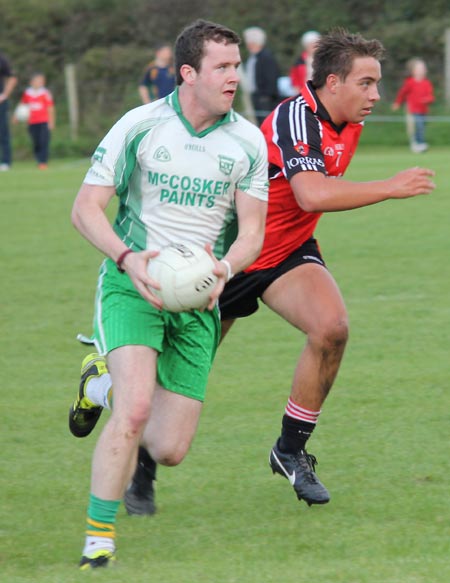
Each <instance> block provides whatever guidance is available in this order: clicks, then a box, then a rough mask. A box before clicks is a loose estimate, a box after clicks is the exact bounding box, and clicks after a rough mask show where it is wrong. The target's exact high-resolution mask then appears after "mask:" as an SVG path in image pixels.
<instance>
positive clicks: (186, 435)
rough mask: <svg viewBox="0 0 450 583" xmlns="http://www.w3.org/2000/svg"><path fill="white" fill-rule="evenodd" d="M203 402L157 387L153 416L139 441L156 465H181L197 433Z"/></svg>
mask: <svg viewBox="0 0 450 583" xmlns="http://www.w3.org/2000/svg"><path fill="white" fill-rule="evenodd" d="M202 406H203V403H202V402H201V401H197V400H195V399H190V398H188V397H185V396H183V395H179V394H177V393H173V392H172V391H168V390H166V389H163V388H162V387H160V386H159V385H157V386H156V389H155V393H154V396H153V403H152V413H151V415H150V419H149V421H148V423H147V426H146V428H145V431H144V435H143V438H142V442H143V444H144V445H145V446H146V448H147V450H148V452H149V453H150V455H151V457H152V458H153V459H154V460H155V462H157V463H159V464H163V465H166V466H175V465H177V464H179V463H181V462H182V461H183V459H184V457H185V456H186V454H187V452H188V451H189V448H190V446H191V443H192V440H193V439H194V435H195V432H196V430H197V425H198V421H199V418H200V413H201V410H202Z"/></svg>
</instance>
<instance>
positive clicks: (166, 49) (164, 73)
mask: <svg viewBox="0 0 450 583" xmlns="http://www.w3.org/2000/svg"><path fill="white" fill-rule="evenodd" d="M174 89H175V69H174V66H173V51H172V47H171V46H170V45H169V44H167V43H163V44H160V45H157V47H156V48H155V59H154V61H152V62H151V63H150V64H149V65H148V67H147V69H146V70H145V74H144V77H143V78H142V81H141V82H140V84H139V95H140V96H141V100H142V103H144V104H145V103H150V102H152V101H156V100H157V99H161V97H165V96H166V95H169V93H172V91H173V90H174Z"/></svg>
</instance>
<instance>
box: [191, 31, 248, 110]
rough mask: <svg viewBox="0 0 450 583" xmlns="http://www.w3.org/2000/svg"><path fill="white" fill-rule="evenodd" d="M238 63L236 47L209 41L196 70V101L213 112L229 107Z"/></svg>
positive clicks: (236, 79)
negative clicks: (198, 68)
mask: <svg viewBox="0 0 450 583" xmlns="http://www.w3.org/2000/svg"><path fill="white" fill-rule="evenodd" d="M240 63H241V56H240V53H239V47H238V45H236V44H227V45H225V44H223V43H216V42H213V41H208V42H207V43H206V44H205V50H204V56H203V59H202V62H201V65H200V70H199V71H198V72H197V73H196V80H195V95H196V99H197V102H198V103H199V105H200V106H201V107H202V108H203V109H204V110H205V111H206V112H208V113H209V114H211V115H213V116H222V115H224V114H225V113H227V112H228V111H230V109H231V106H232V105H233V100H234V96H235V95H236V91H237V87H238V83H239V75H238V73H237V68H238V66H239V65H240Z"/></svg>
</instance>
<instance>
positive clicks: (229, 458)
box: [0, 148, 450, 583]
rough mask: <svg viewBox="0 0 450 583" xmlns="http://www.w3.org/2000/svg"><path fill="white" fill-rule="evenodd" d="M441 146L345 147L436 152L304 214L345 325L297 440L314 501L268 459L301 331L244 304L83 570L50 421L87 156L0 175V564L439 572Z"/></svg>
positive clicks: (69, 313) (409, 580) (30, 573)
mask: <svg viewBox="0 0 450 583" xmlns="http://www.w3.org/2000/svg"><path fill="white" fill-rule="evenodd" d="M449 154H450V151H449V150H448V149H433V150H431V151H430V152H429V153H426V154H425V155H423V156H421V157H419V158H418V157H414V156H413V155H412V154H410V153H409V152H408V151H407V150H406V148H405V149H400V148H399V149H392V148H391V149H385V150H381V149H376V150H371V149H368V148H363V150H362V151H361V152H359V153H358V154H357V155H356V157H355V160H354V162H353V164H352V167H351V169H350V170H349V173H348V177H351V178H353V179H355V180H367V179H377V178H381V177H384V176H387V175H390V174H393V173H394V172H396V171H397V170H399V169H401V168H404V167H407V166H411V165H415V164H417V163H418V162H420V163H421V164H426V165H429V166H430V167H432V168H434V169H435V171H436V182H437V185H438V188H437V190H436V191H435V192H434V193H433V194H432V195H431V196H429V197H420V198H417V199H414V200H408V201H392V202H387V203H383V204H380V205H377V206H374V207H371V208H366V209H361V210H357V211H352V212H347V213H336V214H330V215H327V216H325V217H323V218H322V220H321V223H320V227H319V230H318V233H317V234H318V237H319V240H320V243H321V247H322V251H323V253H324V255H325V257H326V259H327V263H328V266H329V268H330V269H331V271H332V272H333V274H334V275H335V277H336V279H337V281H338V282H339V284H340V287H341V289H342V291H343V294H344V297H345V298H346V303H347V306H348V310H349V314H350V322H351V338H350V342H349V346H348V349H347V352H346V355H345V358H344V363H343V365H342V369H341V372H340V375H339V377H338V380H337V382H336V385H335V387H334V389H333V391H332V392H331V394H330V397H329V399H328V401H327V402H326V404H325V406H324V411H323V414H322V417H321V420H320V423H319V427H318V429H317V431H316V433H315V434H314V436H313V438H312V440H311V446H310V448H311V451H312V452H313V453H314V454H316V455H317V457H318V458H319V462H320V465H319V466H318V473H319V475H320V477H321V479H322V480H323V481H324V482H325V484H326V485H327V486H328V488H329V489H330V491H331V495H332V500H331V502H330V504H328V505H326V506H324V507H312V508H308V507H306V505H304V504H299V503H298V502H297V500H296V498H295V495H294V493H293V492H292V491H291V488H290V486H289V484H288V482H287V481H286V480H283V479H282V478H281V477H279V476H276V477H272V475H271V472H270V470H269V467H268V463H267V460H268V453H269V450H270V447H271V446H272V444H273V442H274V440H275V438H276V437H277V435H278V431H279V427H280V422H281V416H282V413H283V409H284V405H285V401H286V398H287V395H288V391H289V387H290V382H291V375H292V372H293V369H294V365H295V361H296V358H297V356H298V354H299V351H300V350H301V347H302V345H303V342H304V339H303V337H302V336H301V335H300V334H299V333H298V332H297V331H295V330H293V329H291V328H290V327H289V326H288V325H287V324H285V323H284V322H283V321H282V320H281V319H280V318H278V317H277V316H275V315H274V314H272V313H271V312H269V311H268V310H267V309H265V308H261V309H260V311H259V312H258V313H257V314H256V315H255V316H253V317H251V318H248V319H247V320H244V321H241V322H238V323H237V324H236V326H235V328H234V329H233V330H232V332H231V333H230V335H229V336H228V338H227V339H226V341H225V342H224V343H223V345H222V346H221V348H220V350H219V352H218V356H217V360H216V362H215V365H214V369H213V372H212V374H211V379H210V383H209V389H208V391H209V392H208V399H207V402H206V405H205V408H204V413H203V416H202V420H201V423H200V428H199V432H198V435H197V438H196V440H195V442H194V445H193V447H192V450H191V452H190V454H189V455H188V457H187V458H186V460H185V462H183V464H182V465H181V466H179V467H177V468H160V471H159V480H158V490H157V502H158V513H157V515H156V516H155V517H153V518H150V519H145V518H144V519H139V518H129V517H127V516H126V514H125V512H124V510H123V509H121V510H120V514H119V521H118V536H119V539H118V557H119V561H118V563H119V564H118V566H117V568H116V569H115V570H108V571H105V572H101V573H97V572H96V573H92V574H84V573H83V574H82V573H79V572H78V570H77V562H78V559H79V554H80V551H81V546H82V542H83V530H84V517H85V510H86V505H87V496H88V489H89V473H90V458H91V453H92V449H93V446H94V443H95V436H92V437H89V438H87V439H85V440H76V439H75V438H73V437H72V436H71V435H70V433H69V432H68V429H67V411H68V407H69V405H70V401H71V400H72V398H73V397H74V395H75V391H76V386H77V381H78V368H79V363H80V361H81V358H82V357H83V356H84V354H85V350H84V349H83V347H82V346H80V345H78V344H77V343H76V341H75V336H76V333H77V332H79V331H83V332H90V327H91V317H92V303H93V292H94V284H95V279H96V273H97V268H98V264H99V261H100V257H99V255H98V254H97V253H96V251H95V250H93V249H91V248H90V246H89V245H88V244H87V243H85V242H83V241H82V239H81V238H80V237H79V236H78V235H77V233H75V231H74V230H73V229H72V227H71V226H70V222H69V214H70V208H71V205H72V201H73V197H74V195H75V192H76V190H77V188H78V186H79V184H80V183H81V180H82V178H83V175H84V172H85V170H86V168H87V161H84V160H83V161H79V162H76V161H73V162H71V161H58V162H53V163H52V164H51V167H50V170H49V171H48V172H47V173H45V172H41V173H39V172H38V171H37V170H36V169H35V167H34V165H33V164H31V163H17V164H16V165H15V166H14V168H13V170H12V171H11V172H9V173H4V174H0V192H1V202H2V213H1V215H0V228H1V233H2V252H1V255H2V284H1V286H0V289H1V306H2V308H1V312H0V314H1V315H0V318H1V323H2V326H1V332H2V334H1V337H0V355H1V356H0V358H1V370H2V383H1V387H2V388H1V393H2V398H1V403H2V404H1V409H0V431H1V436H2V456H1V472H0V480H1V482H0V483H1V502H0V529H1V537H2V540H1V544H0V573H1V575H0V580H1V581H5V583H30V582H39V583H41V582H42V583H63V582H64V583H72V582H78V581H85V580H86V579H87V578H90V577H95V580H96V581H98V582H101V581H105V582H106V581H107V582H108V583H115V582H120V583H122V582H125V581H130V582H131V581H133V582H138V583H139V582H147V581H162V582H164V583H235V582H236V583H237V582H239V583H270V582H274V583H278V582H286V583H298V582H308V581H314V582H315V583H379V582H384V583H443V582H444V581H447V580H449V579H450V565H449V562H448V538H449V529H450V511H449V506H448V492H449V485H450V484H449V477H448V476H449V461H448V460H449V457H448V443H449V413H448V412H449V405H450V397H449V388H448V384H449V383H448V379H449V358H448V350H449V340H450V338H449V336H450V333H449V330H450V309H449V297H450V277H449V276H450V270H449V266H448V249H449V234H448V233H449V230H448V217H449V211H450V202H449V193H448V190H449V186H448V185H449V184H450V165H449V163H448V160H449ZM101 422H104V421H101Z"/></svg>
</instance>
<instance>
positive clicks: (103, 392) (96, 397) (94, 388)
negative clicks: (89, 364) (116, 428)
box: [86, 372, 112, 409]
mask: <svg viewBox="0 0 450 583" xmlns="http://www.w3.org/2000/svg"><path fill="white" fill-rule="evenodd" d="M111 386H112V383H111V375H110V374H109V373H108V372H107V373H105V374H102V375H100V376H99V377H93V378H92V379H90V381H89V382H88V384H87V386H86V397H87V398H88V399H89V401H91V402H92V403H94V405H100V406H101V407H104V408H105V409H111V407H110V406H109V402H108V394H109V391H110V389H111Z"/></svg>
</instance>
